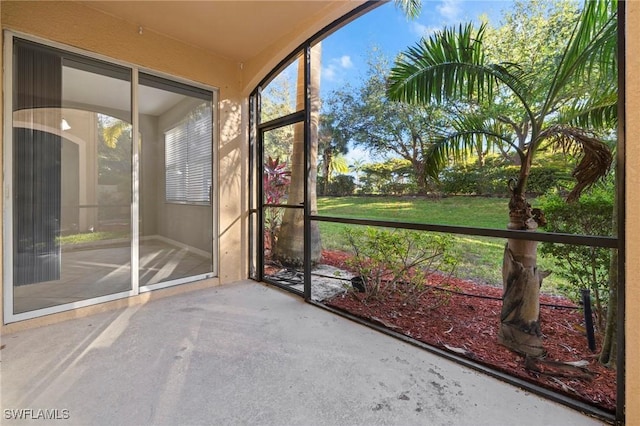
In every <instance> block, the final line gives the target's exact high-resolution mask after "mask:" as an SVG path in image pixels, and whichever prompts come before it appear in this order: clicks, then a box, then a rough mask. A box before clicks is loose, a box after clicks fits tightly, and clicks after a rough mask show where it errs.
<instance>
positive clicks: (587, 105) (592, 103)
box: [558, 92, 618, 129]
mask: <svg viewBox="0 0 640 426" xmlns="http://www.w3.org/2000/svg"><path fill="white" fill-rule="evenodd" d="M561 114H562V116H561V117H559V119H558V122H562V123H567V124H569V125H570V126H575V127H581V128H592V129H604V128H614V127H615V125H616V123H617V121H618V94H617V92H616V93H608V94H606V95H604V96H602V97H600V98H594V97H591V98H589V99H587V100H586V101H585V100H579V101H575V102H574V103H573V105H571V106H570V107H569V108H567V109H565V110H563V111H562V112H561Z"/></svg>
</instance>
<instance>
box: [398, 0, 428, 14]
mask: <svg viewBox="0 0 640 426" xmlns="http://www.w3.org/2000/svg"><path fill="white" fill-rule="evenodd" d="M394 3H395V4H396V7H397V8H399V9H400V10H402V12H403V13H404V14H405V15H406V16H407V18H409V19H416V18H417V17H418V16H420V11H421V10H422V1H421V0H395V1H394Z"/></svg>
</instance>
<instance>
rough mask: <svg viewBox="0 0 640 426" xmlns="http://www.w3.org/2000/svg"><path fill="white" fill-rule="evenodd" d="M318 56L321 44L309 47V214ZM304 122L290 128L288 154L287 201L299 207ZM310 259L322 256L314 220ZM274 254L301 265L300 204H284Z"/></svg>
mask: <svg viewBox="0 0 640 426" xmlns="http://www.w3.org/2000/svg"><path fill="white" fill-rule="evenodd" d="M320 56H321V44H320V43H318V44H317V45H315V46H314V47H313V48H312V49H311V69H312V72H311V81H310V85H309V90H310V92H311V93H310V95H311V123H310V129H309V130H310V142H311V143H310V146H309V150H310V163H311V164H310V169H309V191H310V194H309V198H310V203H311V206H310V209H311V214H317V212H318V204H317V197H316V180H317V174H318V172H317V170H318V166H317V159H318V121H319V118H320ZM304 63H305V61H304V57H302V58H300V60H299V62H298V83H297V90H296V110H297V111H300V110H302V109H304V102H305V98H304V73H305V69H304ZM304 175H305V158H304V124H303V123H297V124H296V125H295V126H294V130H293V152H292V154H291V186H290V188H289V198H288V200H287V205H290V206H296V207H300V206H301V205H302V204H303V203H304V199H305V194H304ZM308 237H309V238H310V239H311V259H310V260H311V263H312V264H315V263H317V262H318V261H319V260H320V257H321V250H322V246H321V241H320V230H319V228H318V224H317V223H316V222H311V235H309V236H308ZM273 256H274V258H275V259H277V260H278V261H280V263H282V264H283V265H285V266H291V267H299V266H302V265H304V211H303V209H300V208H286V209H285V212H284V216H283V218H282V224H281V226H280V233H279V235H278V239H277V242H276V244H275V247H274V251H273Z"/></svg>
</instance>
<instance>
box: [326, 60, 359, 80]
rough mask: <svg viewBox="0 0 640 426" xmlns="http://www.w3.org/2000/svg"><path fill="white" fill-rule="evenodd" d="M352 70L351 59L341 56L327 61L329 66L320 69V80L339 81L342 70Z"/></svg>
mask: <svg viewBox="0 0 640 426" xmlns="http://www.w3.org/2000/svg"><path fill="white" fill-rule="evenodd" d="M349 68H353V62H352V61H351V57H350V56H348V55H343V56H341V57H339V58H333V59H331V60H329V64H328V65H327V66H325V67H322V78H324V79H327V80H328V81H341V80H342V75H343V74H344V70H347V69H349Z"/></svg>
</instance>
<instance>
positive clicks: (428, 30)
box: [411, 22, 438, 38]
mask: <svg viewBox="0 0 640 426" xmlns="http://www.w3.org/2000/svg"><path fill="white" fill-rule="evenodd" d="M437 30H438V27H429V26H427V25H423V24H421V23H419V22H411V32H412V33H413V34H415V35H417V36H418V37H425V38H426V37H429V36H430V35H431V34H433V33H434V32H436V31H437Z"/></svg>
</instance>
